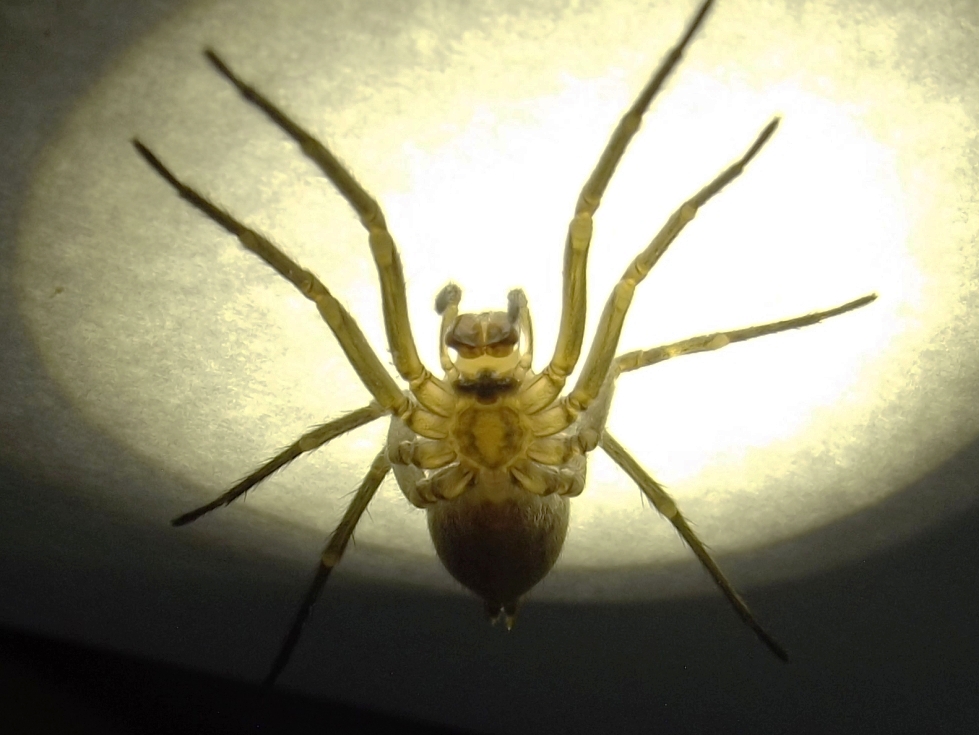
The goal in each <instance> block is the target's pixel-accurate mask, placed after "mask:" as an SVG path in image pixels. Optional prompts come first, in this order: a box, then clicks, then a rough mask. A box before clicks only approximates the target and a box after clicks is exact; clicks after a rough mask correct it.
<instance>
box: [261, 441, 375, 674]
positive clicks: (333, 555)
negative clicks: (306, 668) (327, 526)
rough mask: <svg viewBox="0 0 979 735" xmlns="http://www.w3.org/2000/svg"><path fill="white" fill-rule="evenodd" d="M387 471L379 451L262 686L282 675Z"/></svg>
mask: <svg viewBox="0 0 979 735" xmlns="http://www.w3.org/2000/svg"><path fill="white" fill-rule="evenodd" d="M390 469H391V464H390V462H388V458H387V450H381V451H380V452H379V453H378V454H377V456H376V457H375V458H374V462H373V463H372V464H371V468H370V469H369V470H368V471H367V475H366V476H365V477H364V479H363V481H362V482H361V483H360V487H359V488H357V492H356V494H355V495H354V499H353V500H352V501H351V502H350V505H349V506H347V510H346V512H345V513H344V514H343V518H342V519H341V520H340V524H339V525H338V526H337V527H336V530H335V531H334V532H333V534H332V535H331V536H330V540H329V542H328V543H327V544H326V548H324V549H323V553H322V555H321V556H320V564H319V567H318V568H317V569H316V576H314V577H313V581H312V583H311V584H310V585H309V589H308V590H306V595H305V596H304V597H303V600H302V603H301V604H300V605H299V610H298V611H297V612H296V616H295V617H294V618H293V620H292V625H291V626H290V627H289V632H288V633H286V637H285V640H284V641H283V642H282V647H281V648H280V649H279V653H278V654H277V655H276V657H275V661H273V662H272V668H271V670H270V671H269V673H268V676H266V677H265V681H264V682H263V684H264V686H266V687H271V686H272V685H273V684H275V680H276V679H277V678H278V677H279V674H281V673H282V669H284V668H285V666H286V664H287V663H289V658H290V657H291V656H292V652H293V651H294V650H295V648H296V644H297V643H298V642H299V636H300V635H301V634H302V630H303V625H305V624H306V620H307V619H308V618H309V614H310V613H311V612H312V611H313V605H314V604H315V603H316V599H317V598H318V597H319V594H320V591H321V590H322V589H323V585H325V584H326V580H327V579H329V577H330V572H332V571H333V568H334V567H335V566H336V565H337V564H339V563H340V559H341V558H343V552H344V551H345V550H346V548H347V543H348V542H349V541H350V539H351V537H352V536H353V534H354V529H355V528H356V527H357V523H358V522H359V521H360V517H361V516H362V515H363V514H364V511H365V510H367V505H368V504H369V503H370V502H371V499H372V498H373V497H374V493H375V492H377V488H378V487H380V485H381V482H382V481H383V480H384V478H385V477H386V476H387V473H388V471H389V470H390Z"/></svg>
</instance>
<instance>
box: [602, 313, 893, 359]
mask: <svg viewBox="0 0 979 735" xmlns="http://www.w3.org/2000/svg"><path fill="white" fill-rule="evenodd" d="M876 298H877V294H875V293H872V294H868V295H866V296H861V297H860V298H859V299H854V300H853V301H848V302H847V303H845V304H843V305H841V306H837V307H835V308H833V309H827V310H825V311H816V312H813V313H812V314H804V315H803V316H797V317H793V318H791V319H783V320H781V321H777V322H770V323H768V324H755V325H753V326H750V327H744V328H742V329H732V330H731V331H728V332H711V333H710V334H701V335H699V336H697V337H690V338H688V339H684V340H681V341H679V342H673V343H672V344H668V345H662V346H660V347H653V348H652V349H649V350H636V351H635V352H627V353H626V354H624V355H620V356H619V357H616V358H615V362H614V363H613V367H612V369H613V370H614V371H615V372H616V374H619V373H626V372H629V371H630V370H638V369H639V368H642V367H647V366H649V365H654V364H656V363H657V362H663V360H669V359H670V358H671V357H679V356H680V355H689V354H691V353H694V352H710V351H712V350H719V349H721V348H722V347H726V346H727V345H729V344H732V343H733V342H744V341H745V340H749V339H754V338H755V337H763V336H765V335H767V334H777V333H778V332H785V331H787V330H789V329H799V328H801V327H808V326H809V325H811V324H817V323H819V322H821V321H822V320H823V319H829V318H830V317H831V316H837V315H839V314H845V313H846V312H848V311H853V310H854V309H859V308H860V307H861V306H866V305H867V304H869V303H871V302H872V301H874V300H875V299H876Z"/></svg>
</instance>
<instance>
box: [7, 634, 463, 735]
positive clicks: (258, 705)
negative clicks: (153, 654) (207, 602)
mask: <svg viewBox="0 0 979 735" xmlns="http://www.w3.org/2000/svg"><path fill="white" fill-rule="evenodd" d="M0 691H2V692H3V695H2V696H0V722H2V723H3V725H4V728H3V729H4V731H5V732H11V733H13V732H16V733H21V734H23V735H29V734H32V733H99V735H116V734H117V733H118V734H121V733H126V734H129V735H131V734H133V733H181V734H182V735H184V734H186V733H229V734H230V733H245V732H249V733H256V732H259V733H277V732H283V733H293V734H295V735H302V734H303V733H318V734H319V733H324V732H329V733H334V734H336V735H342V734H344V733H361V732H370V733H405V732H418V733H455V732H461V731H458V730H448V729H445V728H436V727H433V726H429V725H424V724H421V723H418V722H413V721H411V720H407V719H403V718H399V717H393V716H390V715H386V714H382V713H379V712H371V711H368V710H362V709H358V708H355V707H350V706H346V705H341V704H335V703H331V702H319V701H315V700H313V699H308V698H304V697H299V696H296V695H294V694H289V693H283V692H279V691H276V690H272V691H265V690H263V689H261V688H260V687H259V686H257V685H254V684H249V683H242V682H236V681H232V680H229V679H222V678H219V677H215V676H208V675H205V674H200V673H196V672H192V671H188V670H186V669H181V668H178V667H176V666H166V665H163V664H155V663H150V662H147V661H143V660H141V659H137V658H133V657H130V656H122V655H118V654H112V653H105V652H101V651H96V650H94V649H90V648H85V647H82V646H78V645H73V644H68V643H63V642H60V641H55V640H51V639H46V638H40V637H37V636H31V635H27V634H24V633H18V632H14V631H10V630H2V631H0Z"/></svg>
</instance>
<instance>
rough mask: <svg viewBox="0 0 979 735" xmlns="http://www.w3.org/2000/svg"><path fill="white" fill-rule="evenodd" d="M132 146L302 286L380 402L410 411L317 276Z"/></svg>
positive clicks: (248, 246)
mask: <svg viewBox="0 0 979 735" xmlns="http://www.w3.org/2000/svg"><path fill="white" fill-rule="evenodd" d="M133 145H134V146H135V147H136V150H137V151H138V152H139V154H140V155H141V156H142V157H143V158H144V159H146V162H147V163H149V164H150V166H152V167H153V168H154V169H155V170H156V172H157V173H158V174H159V175H160V176H162V177H163V178H164V179H165V180H166V181H167V183H168V184H170V185H171V186H172V187H173V188H174V189H176V190H177V193H178V194H180V196H181V197H182V198H183V199H186V200H187V201H188V202H190V203H191V204H193V205H194V206H195V207H196V208H197V209H198V210H200V211H201V212H203V213H204V214H206V215H207V216H208V217H210V218H211V219H212V220H213V221H214V222H216V223H217V224H219V225H221V227H223V228H224V229H225V230H227V231H228V232H230V233H231V234H232V235H234V236H235V237H237V238H238V240H239V241H240V242H241V244H242V245H244V246H245V248H246V249H247V250H250V251H251V252H253V253H254V254H255V255H257V256H258V257H260V258H261V259H262V260H264V261H265V262H266V263H268V264H269V265H270V266H272V268H274V269H275V270H276V271H277V272H278V273H279V275H281V276H282V277H284V278H285V279H287V280H288V281H289V282H290V283H292V284H293V285H294V286H295V287H296V288H297V289H299V291H300V293H302V295H303V296H305V297H306V298H308V299H309V300H310V301H312V302H313V303H315V304H316V308H317V309H319V312H320V314H322V316H323V319H324V321H326V323H327V325H328V326H329V327H330V329H331V330H332V331H333V334H334V335H336V338H337V341H338V342H339V343H340V346H341V347H342V348H343V351H344V353H346V355H347V359H348V360H350V364H351V365H352V366H353V368H354V370H356V371H357V375H358V376H360V379H361V380H362V381H363V382H364V385H365V386H366V387H367V389H368V390H369V391H370V392H371V395H373V396H374V398H375V400H377V402H378V403H380V404H381V405H382V406H384V407H385V408H387V409H389V410H391V411H394V412H395V413H403V412H404V411H405V410H407V408H408V407H407V403H408V400H407V399H406V398H405V396H404V394H403V393H402V392H401V389H400V388H399V387H398V384H397V383H395V382H394V379H393V378H392V377H391V376H390V375H389V374H388V372H387V370H385V369H384V366H383V365H382V364H381V361H380V360H379V359H378V357H377V355H376V354H375V353H374V350H373V349H371V346H370V344H368V342H367V339H366V338H365V337H364V334H363V332H361V331H360V327H358V326H357V322H355V321H354V318H353V317H352V316H351V315H350V313H349V312H348V311H347V310H346V309H344V308H343V306H342V305H341V304H340V302H339V301H337V300H336V299H335V298H334V297H333V294H331V293H330V292H329V290H328V289H327V288H326V286H324V285H323V284H322V283H321V282H320V280H319V279H318V278H317V277H316V276H314V275H313V274H312V273H310V272H309V271H308V270H306V269H305V268H303V267H301V266H300V265H299V264H298V263H296V262H294V261H293V260H292V259H291V258H289V256H287V255H286V254H285V253H283V252H282V251H281V250H279V249H278V248H277V247H276V246H275V245H273V244H272V243H271V242H270V241H269V240H268V239H267V238H265V237H263V236H262V235H260V234H258V233H257V232H255V230H252V229H251V228H249V227H246V226H245V225H243V224H242V223H241V222H239V221H238V220H237V219H235V218H234V217H232V216H231V215H230V214H229V213H227V212H226V211H224V210H223V209H221V208H220V207H218V206H216V205H215V204H213V203H212V202H210V201H209V200H208V199H206V198H205V197H204V196H203V195H201V194H199V193H198V192H196V191H195V190H194V189H192V188H190V187H189V186H187V185H186V184H184V183H183V182H182V181H180V180H179V179H178V178H177V177H176V176H174V174H173V173H171V172H170V170H169V169H168V168H167V167H166V166H164V165H163V163H162V162H161V161H160V159H159V158H157V157H156V155H154V154H153V153H152V152H151V151H150V149H149V148H147V147H146V146H145V145H143V144H142V143H141V142H140V141H138V140H135V139H134V140H133Z"/></svg>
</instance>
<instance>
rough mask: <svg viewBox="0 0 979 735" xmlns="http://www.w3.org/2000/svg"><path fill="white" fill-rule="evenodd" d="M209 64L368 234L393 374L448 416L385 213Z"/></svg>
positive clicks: (308, 142)
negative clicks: (314, 170) (424, 358)
mask: <svg viewBox="0 0 979 735" xmlns="http://www.w3.org/2000/svg"><path fill="white" fill-rule="evenodd" d="M204 55H205V56H206V57H207V59H208V61H210V62H211V64H213V65H214V67H215V68H216V69H217V70H218V71H219V72H220V73H221V74H222V75H223V76H224V77H225V78H226V79H227V80H228V81H230V82H231V83H232V84H233V85H234V86H235V87H236V88H237V89H238V91H239V92H240V93H241V95H242V97H244V98H245V99H246V100H248V101H249V102H251V103H252V104H253V105H255V106H256V107H258V108H259V109H260V110H261V111H262V112H264V113H265V114H266V115H267V116H268V117H269V119H270V120H272V122H274V123H275V124H276V125H277V126H278V127H279V128H280V129H281V130H282V131H283V132H284V133H286V134H287V135H288V136H289V137H291V138H292V139H293V140H294V141H296V142H297V143H298V144H299V145H300V147H301V148H302V151H303V153H304V154H305V155H306V156H307V157H308V158H309V159H310V160H312V161H313V162H314V163H315V164H316V165H317V166H319V168H320V170H321V171H322V172H323V173H324V174H326V177H327V178H328V179H329V180H330V181H331V182H332V183H333V185H334V186H335V187H336V188H337V191H339V192H340V195H341V196H342V197H343V198H344V199H346V200H347V202H348V203H349V204H350V206H351V207H353V209H354V211H355V212H356V213H357V216H358V217H359V218H360V221H361V223H363V225H364V227H365V228H366V229H367V233H368V240H369V242H370V248H371V253H372V255H373V256H374V263H375V264H376V266H377V273H378V276H379V278H380V282H381V301H382V306H383V311H384V327H385V329H386V331H387V338H388V345H389V347H390V349H391V356H392V358H393V360H394V366H395V368H396V369H397V371H398V373H399V374H400V375H401V377H403V378H404V379H405V380H407V381H408V383H409V385H410V386H411V390H412V392H413V393H415V395H416V396H417V397H418V400H419V401H420V402H421V404H422V405H423V406H425V407H426V408H429V409H430V410H432V411H435V413H438V414H440V415H443V416H445V415H448V412H449V411H450V410H451V405H452V396H451V393H450V391H449V388H448V387H447V386H446V385H445V384H444V383H443V382H442V381H441V380H440V379H438V378H436V377H435V376H433V375H432V374H431V373H430V372H429V371H428V370H427V369H426V368H425V366H424V365H423V364H422V362H421V359H420V358H419V357H418V351H417V349H416V348H415V340H414V338H413V337H412V334H411V323H410V322H409V320H408V302H407V296H406V293H405V277H404V271H403V270H402V268H401V258H400V257H399V256H398V250H397V247H396V246H395V244H394V239H393V238H392V237H391V234H390V233H389V232H388V228H387V223H386V222H385V220H384V213H383V212H382V211H381V207H380V205H379V204H378V203H377V201H376V200H375V199H374V198H373V197H372V196H371V195H370V194H368V193H367V192H366V191H365V190H364V188H363V187H361V185H360V184H359V183H357V180H356V179H355V178H354V177H353V174H351V173H350V172H349V171H348V170H347V169H346V168H345V167H344V166H343V164H342V163H340V161H339V160H338V159H337V158H336V156H334V155H333V154H332V153H331V152H330V151H329V150H328V149H327V148H326V146H324V145H323V144H322V143H320V142H319V141H318V140H316V138H314V137H313V136H312V135H310V134H309V133H308V132H307V131H306V130H304V129H303V128H301V127H300V126H299V125H298V124H296V123H295V122H294V121H293V120H292V119H291V118H290V117H289V116H288V115H286V114H285V113H284V112H283V111H282V110H280V109H279V108H278V107H276V105H274V104H273V103H272V102H271V101H270V100H269V99H268V98H266V97H265V96H264V95H263V94H262V93H261V92H259V91H258V90H256V89H255V88H254V87H252V86H251V85H249V84H246V83H245V82H243V81H242V80H241V79H240V78H239V77H238V76H237V75H236V74H235V73H234V72H233V71H231V69H230V68H228V65H227V64H225V63H224V62H223V61H222V60H221V59H220V58H219V57H218V55H217V54H216V53H214V51H212V50H210V49H208V50H206V51H205V52H204Z"/></svg>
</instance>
